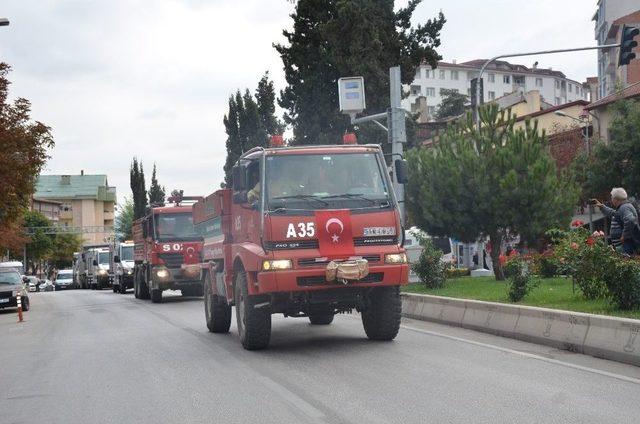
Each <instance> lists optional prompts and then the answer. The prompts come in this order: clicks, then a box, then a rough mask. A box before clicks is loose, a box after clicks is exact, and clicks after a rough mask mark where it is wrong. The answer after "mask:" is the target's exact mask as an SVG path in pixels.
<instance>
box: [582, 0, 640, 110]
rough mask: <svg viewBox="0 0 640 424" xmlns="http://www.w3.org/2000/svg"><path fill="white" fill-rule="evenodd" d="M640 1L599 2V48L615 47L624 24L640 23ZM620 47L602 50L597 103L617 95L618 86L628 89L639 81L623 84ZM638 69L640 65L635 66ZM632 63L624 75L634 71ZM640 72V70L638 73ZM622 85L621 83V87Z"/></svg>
mask: <svg viewBox="0 0 640 424" xmlns="http://www.w3.org/2000/svg"><path fill="white" fill-rule="evenodd" d="M639 11H640V1H638V0H599V1H598V9H597V10H596V13H595V14H594V15H593V18H592V20H593V22H594V25H595V28H594V32H595V34H594V35H595V39H596V41H597V43H598V45H599V46H602V45H605V44H615V43H617V42H619V40H620V30H621V26H622V24H637V23H638V22H640V19H639V18H640V15H639V14H638V13H637V12H639ZM618 50H619V49H617V48H611V49H603V50H598V83H599V87H598V98H594V99H591V100H592V101H596V100H598V99H602V98H604V97H606V96H608V95H610V94H612V93H614V92H615V90H616V86H617V85H622V88H624V87H625V86H627V85H629V84H631V83H633V82H637V81H624V80H623V81H621V76H622V75H620V73H619V70H618V69H617V68H618ZM635 66H640V65H637V64H635ZM631 67H632V64H630V65H629V66H625V67H624V68H625V69H623V70H622V74H626V72H627V71H628V70H629V69H626V68H631ZM638 72H640V70H639V71H638ZM619 83H620V84H619Z"/></svg>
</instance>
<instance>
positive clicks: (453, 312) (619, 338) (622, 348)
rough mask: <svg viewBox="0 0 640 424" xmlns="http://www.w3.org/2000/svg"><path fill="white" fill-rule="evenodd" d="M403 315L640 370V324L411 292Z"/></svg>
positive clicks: (588, 315)
mask: <svg viewBox="0 0 640 424" xmlns="http://www.w3.org/2000/svg"><path fill="white" fill-rule="evenodd" d="M402 315H403V316H405V317H407V318H413V319H418V320H423V321H433V322H438V323H442V324H448V325H454V326H458V327H463V328H469V329H472V330H477V331H482V332H486V333H491V334H495V335H498V336H504V337H511V338H515V339H518V340H523V341H528V342H533V343H538V344H544V345H548V346H553V347H556V348H559V349H564V350H570V351H573V352H578V353H584V354H587V355H591V356H595V357H598V358H603V359H609V360H612V361H618V362H625V363H628V364H633V365H638V366H640V320H635V319H629V318H618V317H608V316H603V315H593V314H585V313H580V312H569V311H562V310H556V309H547V308H537V307H533V306H521V305H510V304H504V303H495V302H482V301H479V300H469V299H457V298H451V297H441V296H432V295H425V294H411V293H402Z"/></svg>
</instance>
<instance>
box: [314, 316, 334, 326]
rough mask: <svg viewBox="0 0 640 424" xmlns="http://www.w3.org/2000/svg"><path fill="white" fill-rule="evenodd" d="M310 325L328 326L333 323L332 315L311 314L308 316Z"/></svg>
mask: <svg viewBox="0 0 640 424" xmlns="http://www.w3.org/2000/svg"><path fill="white" fill-rule="evenodd" d="M309 322H310V323H311V325H329V324H331V323H332V322H333V314H313V315H309Z"/></svg>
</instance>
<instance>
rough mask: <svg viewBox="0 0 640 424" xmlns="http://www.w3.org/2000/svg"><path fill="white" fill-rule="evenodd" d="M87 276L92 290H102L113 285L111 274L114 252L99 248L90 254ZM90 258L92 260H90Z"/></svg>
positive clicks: (107, 248) (106, 248)
mask: <svg viewBox="0 0 640 424" xmlns="http://www.w3.org/2000/svg"><path fill="white" fill-rule="evenodd" d="M88 253H89V254H90V255H88V256H87V259H88V260H87V261H86V262H87V269H88V272H87V276H88V281H89V287H90V288H91V290H102V289H103V288H105V287H110V286H111V285H112V284H113V274H112V273H111V272H110V265H111V256H112V252H111V249H109V247H108V246H107V247H99V248H96V249H92V250H90V251H89V252H88ZM89 256H90V260H89Z"/></svg>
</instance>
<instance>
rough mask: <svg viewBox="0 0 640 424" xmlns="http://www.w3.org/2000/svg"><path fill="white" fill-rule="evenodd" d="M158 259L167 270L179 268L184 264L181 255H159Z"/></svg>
mask: <svg viewBox="0 0 640 424" xmlns="http://www.w3.org/2000/svg"><path fill="white" fill-rule="evenodd" d="M158 257H159V258H160V259H162V261H163V262H164V264H165V265H166V266H167V268H180V265H182V263H183V262H184V257H183V256H182V253H159V254H158Z"/></svg>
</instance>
